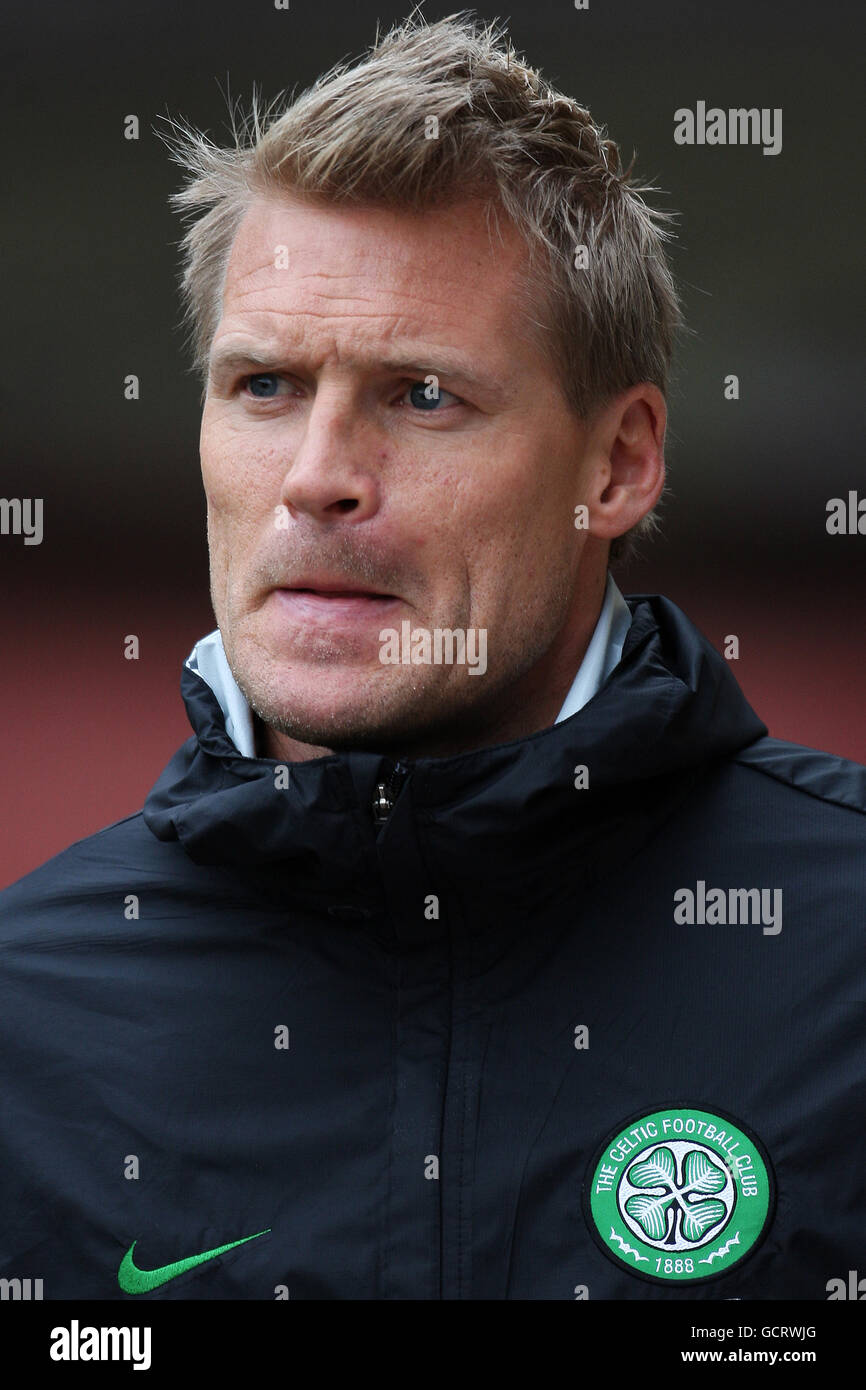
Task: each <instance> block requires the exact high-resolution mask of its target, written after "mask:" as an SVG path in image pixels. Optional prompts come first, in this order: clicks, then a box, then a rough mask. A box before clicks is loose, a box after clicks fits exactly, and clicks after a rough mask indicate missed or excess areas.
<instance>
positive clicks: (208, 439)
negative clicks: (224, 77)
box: [201, 199, 597, 750]
mask: <svg viewBox="0 0 866 1390" xmlns="http://www.w3.org/2000/svg"><path fill="white" fill-rule="evenodd" d="M501 221H502V230H503V238H504V240H503V241H501V242H500V241H499V240H498V238H497V237H496V236H495V235H494V237H493V239H492V242H491V240H490V239H489V238H488V233H487V227H486V223H485V219H484V214H483V210H482V208H481V206H480V205H479V204H477V203H464V204H461V205H459V206H454V207H450V208H448V209H446V210H437V211H435V212H425V213H424V214H423V215H415V214H408V213H405V212H392V211H386V210H381V209H373V210H371V209H349V210H344V209H338V208H316V207H312V206H309V205H304V204H301V203H298V202H294V201H283V200H280V201H279V202H277V201H271V200H265V199H260V200H258V201H257V202H255V203H254V204H253V205H252V207H251V208H250V210H249V211H248V213H247V214H246V216H245V218H244V221H243V223H242V224H241V227H240V229H239V232H238V234H237V237H236V239H235V243H234V246H233V249H232V254H231V258H230V263H229V266H228V271H227V275H226V281H225V287H224V296H223V312H222V318H221V321H220V323H219V326H218V328H217V331H216V334H215V337H214V342H213V345H212V352H211V377H210V381H209V385H208V395H207V399H206V402H205V407H204V413H203V419H202V428H201V459H202V472H203V478H204V486H205V491H206V494H207V504H208V539H209V545H210V559H211V592H212V598H213V604H214V611H215V615H216V619H217V623H218V625H219V627H220V630H221V632H222V636H223V642H224V645H225V649H226V653H227V656H228V659H229V663H230V665H231V668H232V671H233V673H234V675H235V678H236V680H237V681H238V684H239V685H240V687H241V689H242V691H243V692H244V694H245V695H246V697H247V699H248V701H249V702H250V704H251V705H252V707H253V709H255V710H256V712H257V713H258V714H259V716H260V717H261V718H262V719H263V720H264V721H265V723H266V724H267V725H270V726H271V727H272V728H274V729H277V730H280V731H281V732H282V733H284V734H288V735H289V736H290V737H291V738H292V739H294V740H299V741H300V742H302V743H304V744H309V745H314V746H316V747H321V748H328V749H335V748H342V747H371V748H383V749H384V748H387V747H396V746H402V747H404V748H406V749H407V750H409V749H411V748H412V747H413V746H423V745H424V744H425V740H426V744H427V746H429V743H430V739H431V738H432V739H433V743H434V744H435V742H436V739H437V737H439V736H440V735H441V736H442V737H443V738H444V740H445V744H446V745H447V743H448V735H449V730H450V731H453V730H455V729H457V728H463V729H468V728H471V727H473V725H477V727H478V728H479V729H483V727H484V722H485V718H486V717H487V716H492V713H493V711H494V710H500V711H501V710H502V709H504V708H506V707H507V705H508V702H509V701H511V702H513V701H515V700H516V699H521V698H524V694H525V692H524V694H521V691H522V690H523V688H524V686H525V685H526V682H527V681H531V680H532V678H533V672H534V671H537V670H539V669H540V666H539V663H541V661H542V658H545V656H546V654H547V657H548V658H549V653H550V650H551V648H552V645H553V644H555V642H556V640H557V639H558V638H559V637H560V636H561V634H562V633H563V631H565V630H567V629H566V627H565V625H566V622H567V619H568V618H569V613H570V610H571V609H572V606H573V603H577V602H579V600H580V598H581V595H580V594H579V593H575V592H574V591H575V584H576V579H577V570H578V564H579V561H580V557H581V551H582V549H583V546H584V545H585V543H586V532H585V531H580V530H577V529H575V524H574V509H575V506H576V505H577V504H578V503H580V502H581V501H582V500H583V495H584V494H583V489H584V485H585V477H586V474H587V460H586V457H585V444H586V439H585V430H584V427H583V426H582V424H581V422H580V421H579V420H578V419H577V418H576V417H575V416H574V415H573V414H572V413H571V411H570V410H569V408H568V406H567V405H566V402H565V399H564V397H563V395H562V393H561V390H560V387H559V385H558V384H557V381H556V379H555V373H554V372H553V370H552V367H551V364H550V362H549V361H548V360H547V359H546V358H545V357H544V356H543V354H542V353H541V351H540V350H539V349H538V348H537V347H536V346H534V345H533V343H532V341H531V340H530V337H529V335H528V334H527V331H526V328H525V326H524V323H523V321H522V320H521V316H520V310H519V306H518V302H517V299H516V292H517V282H516V272H517V270H518V268H519V266H520V265H521V263H522V262H523V258H524V256H525V255H526V251H525V246H524V244H523V242H522V241H521V240H520V239H519V237H518V236H517V234H516V233H515V232H514V231H513V230H512V229H511V228H510V227H508V226H507V224H505V223H504V220H502V219H501ZM229 353H231V354H235V356H234V357H232V359H231V360H226V361H224V362H223V365H220V362H221V360H222V359H223V356H224V355H225V354H229ZM575 366H578V364H575ZM430 376H434V377H435V378H436V381H435V383H430V382H427V383H426V384H427V390H426V392H425V378H428V377H430ZM437 388H438V398H437V396H436V389H437ZM596 544H597V543H596ZM340 589H342V590H344V591H345V590H347V589H354V590H356V591H365V592H366V595H367V596H366V597H365V596H363V595H362V594H361V593H359V592H356V593H355V595H354V596H353V597H352V596H346V594H345V592H344V594H343V596H342V597H341V596H339V595H335V593H334V592H331V594H330V596H328V594H327V593H326V592H324V591H326V590H331V591H335V590H340ZM317 590H318V592H310V591H317ZM373 595H377V596H378V597H374V596H373ZM383 596H384V597H383ZM583 597H584V604H585V601H586V597H585V596H583ZM405 621H408V622H409V624H410V625H411V628H410V630H411V631H413V632H414V631H415V630H417V629H425V630H427V631H428V632H430V633H431V634H432V633H433V631H434V630H435V629H436V628H439V629H452V630H453V629H462V630H463V631H464V633H466V634H467V636H468V635H469V632H470V630H471V629H476V630H481V629H483V630H484V631H485V632H486V663H487V665H486V671H485V672H484V673H483V674H480V673H476V674H473V673H472V668H471V666H470V664H469V662H468V661H467V662H464V663H459V662H456V661H455V662H452V663H451V664H448V663H447V661H445V662H442V663H440V664H436V663H435V662H430V663H429V664H404V663H403V662H402V661H401V662H400V663H398V664H391V663H387V662H383V661H382V659H381V652H382V649H383V642H382V640H380V632H381V631H382V630H383V629H386V628H387V629H394V630H396V631H397V632H398V633H400V632H401V631H402V628H401V624H402V623H404V622H405ZM477 640H478V639H477V638H476V641H477ZM479 649H480V648H479V646H476V647H475V648H474V650H475V651H476V652H478V651H479ZM446 650H447V649H446ZM571 674H573V671H572V672H571ZM566 688H567V687H566ZM554 717H555V712H554V714H553V715H552V716H551V718H550V720H549V722H551V723H552V722H553V718H554ZM488 741H491V740H488Z"/></svg>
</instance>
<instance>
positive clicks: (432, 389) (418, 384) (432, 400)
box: [409, 381, 457, 411]
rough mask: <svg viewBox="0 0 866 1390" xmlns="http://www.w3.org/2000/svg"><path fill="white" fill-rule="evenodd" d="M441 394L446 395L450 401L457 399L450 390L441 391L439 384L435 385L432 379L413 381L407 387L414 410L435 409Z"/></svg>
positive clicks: (440, 399) (439, 401) (439, 402)
mask: <svg viewBox="0 0 866 1390" xmlns="http://www.w3.org/2000/svg"><path fill="white" fill-rule="evenodd" d="M443 396H448V397H449V399H450V400H452V401H456V400H457V397H456V396H452V394H451V392H450V391H443V389H442V387H441V386H439V387H437V386H436V384H435V382H432V381H431V382H427V381H413V382H412V385H411V386H410V387H409V399H410V401H411V402H412V404H413V406H414V407H415V409H416V410H428V411H431V410H432V411H435V410H436V407H437V406H438V405H440V404H441V401H442V397H443Z"/></svg>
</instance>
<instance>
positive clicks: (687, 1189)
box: [625, 1144, 731, 1249]
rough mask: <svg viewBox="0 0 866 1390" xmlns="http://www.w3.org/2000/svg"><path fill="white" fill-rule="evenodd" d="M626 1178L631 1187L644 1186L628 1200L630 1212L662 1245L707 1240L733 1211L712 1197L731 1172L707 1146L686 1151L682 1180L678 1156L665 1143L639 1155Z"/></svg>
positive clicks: (650, 1238) (651, 1238)
mask: <svg viewBox="0 0 866 1390" xmlns="http://www.w3.org/2000/svg"><path fill="white" fill-rule="evenodd" d="M626 1177H627V1179H628V1182H629V1184H630V1186H631V1187H632V1188H638V1189H644V1190H639V1191H637V1192H633V1193H632V1195H631V1196H630V1197H628V1198H626V1201H625V1211H626V1212H627V1213H628V1215H629V1216H630V1217H631V1219H632V1221H634V1222H635V1223H636V1224H637V1226H639V1227H640V1229H641V1231H642V1232H643V1234H644V1236H645V1237H646V1239H647V1240H648V1241H649V1242H650V1243H651V1244H653V1245H658V1246H661V1247H662V1248H666V1247H668V1246H675V1247H677V1248H680V1249H681V1248H683V1247H685V1246H687V1245H693V1246H694V1245H700V1244H702V1243H703V1242H704V1241H705V1240H707V1239H708V1238H709V1234H710V1232H713V1231H714V1230H715V1228H716V1227H718V1226H719V1225H720V1224H721V1223H722V1222H723V1221H724V1220H725V1219H726V1217H727V1216H728V1215H729V1212H730V1210H731V1208H730V1207H729V1206H728V1204H727V1203H726V1202H724V1201H722V1200H721V1199H720V1198H719V1197H718V1196H714V1195H713V1194H715V1193H719V1192H721V1191H722V1189H723V1188H726V1187H728V1175H727V1173H726V1171H725V1169H724V1168H722V1167H721V1166H720V1165H719V1164H718V1163H717V1162H716V1161H715V1159H713V1158H712V1157H711V1156H710V1155H709V1154H708V1153H707V1152H706V1150H705V1149H703V1148H699V1147H693V1148H690V1149H689V1150H688V1151H687V1152H686V1153H685V1154H684V1156H683V1162H682V1176H681V1179H680V1180H679V1181H678V1180H677V1163H676V1159H675V1157H674V1154H673V1152H672V1151H671V1149H670V1148H668V1147H667V1145H665V1144H661V1145H659V1146H658V1148H655V1149H653V1150H652V1152H651V1153H649V1154H647V1156H646V1158H640V1159H637V1160H636V1161H635V1162H634V1163H633V1164H632V1165H631V1167H630V1168H629V1170H628V1172H627V1174H626Z"/></svg>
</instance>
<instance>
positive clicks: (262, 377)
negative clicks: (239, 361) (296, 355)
mask: <svg viewBox="0 0 866 1390" xmlns="http://www.w3.org/2000/svg"><path fill="white" fill-rule="evenodd" d="M263 382H264V383H266V384H272V385H273V386H274V388H275V389H274V390H273V391H263V392H261V393H259V392H258V391H256V390H254V389H253V388H254V387H255V386H257V385H261V384H262V383H263ZM278 382H279V377H277V376H275V375H274V373H273V372H261V373H259V375H258V376H248V377H247V379H246V386H247V389H248V390H249V391H250V393H251V395H253V396H255V397H256V399H257V400H270V398H271V397H272V396H274V395H276V386H277V385H278Z"/></svg>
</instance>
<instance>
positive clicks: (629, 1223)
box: [584, 1105, 774, 1283]
mask: <svg viewBox="0 0 866 1390" xmlns="http://www.w3.org/2000/svg"><path fill="white" fill-rule="evenodd" d="M773 1195H774V1194H773V1184H772V1169H771V1166H770V1161H769V1158H768V1156H767V1154H766V1152H765V1150H764V1149H763V1146H762V1145H761V1144H760V1143H759V1141H758V1140H757V1138H756V1136H755V1135H753V1134H751V1133H749V1132H747V1131H746V1130H745V1129H744V1128H743V1127H742V1125H740V1124H738V1123H737V1122H735V1121H734V1120H732V1119H730V1118H729V1117H728V1116H726V1115H724V1114H723V1113H722V1112H720V1111H709V1110H699V1109H696V1108H694V1107H692V1106H687V1105H677V1106H671V1107H670V1108H669V1109H665V1110H655V1111H653V1112H651V1113H650V1114H644V1115H640V1116H638V1117H636V1118H635V1119H634V1120H630V1121H627V1122H626V1123H625V1124H624V1125H622V1126H621V1127H620V1128H618V1129H617V1130H616V1131H615V1132H614V1133H613V1134H612V1135H611V1136H610V1137H609V1138H608V1139H607V1140H606V1141H605V1143H604V1145H603V1146H602V1148H601V1149H600V1150H599V1152H598V1153H597V1154H596V1155H595V1157H594V1158H593V1161H592V1163H591V1164H590V1168H589V1171H588V1173H587V1179H586V1183H585V1184H584V1210H585V1213H586V1217H587V1221H588V1223H589V1226H590V1229H591V1231H592V1233H593V1235H594V1236H595V1239H596V1241H597V1242H598V1243H599V1244H600V1245H601V1247H602V1248H603V1249H604V1251H605V1252H606V1254H608V1255H610V1257H611V1258H612V1259H613V1260H615V1261H616V1262H617V1263H619V1264H624V1265H625V1266H626V1267H627V1268H628V1269H629V1270H631V1272H632V1273H633V1274H637V1275H640V1276H641V1277H643V1278H645V1279H652V1280H660V1281H662V1282H665V1283H666V1282H669V1281H688V1282H695V1281H697V1280H701V1279H712V1278H714V1277H716V1276H717V1275H719V1274H722V1273H725V1272H726V1271H727V1270H729V1269H730V1268H731V1267H732V1266H733V1265H735V1264H738V1263H739V1261H740V1260H742V1259H743V1258H744V1257H745V1256H746V1255H747V1254H749V1252H750V1251H751V1250H753V1249H754V1248H755V1247H756V1245H757V1244H758V1243H759V1242H760V1240H761V1239H762V1237H763V1235H764V1234H765V1232H766V1230H767V1227H768V1225H769V1221H770V1219H771V1217H772V1206H773Z"/></svg>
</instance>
